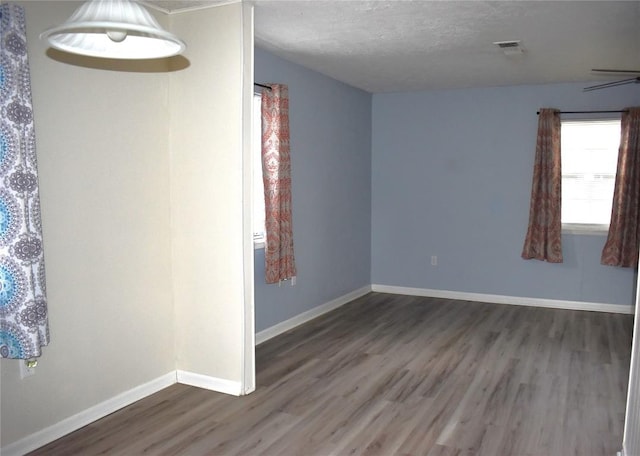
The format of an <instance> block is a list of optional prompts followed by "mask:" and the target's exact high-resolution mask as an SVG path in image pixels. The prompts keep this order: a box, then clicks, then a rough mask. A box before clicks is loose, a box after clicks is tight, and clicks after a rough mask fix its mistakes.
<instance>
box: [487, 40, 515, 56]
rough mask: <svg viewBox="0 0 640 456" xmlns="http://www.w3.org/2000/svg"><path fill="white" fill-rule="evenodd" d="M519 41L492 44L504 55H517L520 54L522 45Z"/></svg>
mask: <svg viewBox="0 0 640 456" xmlns="http://www.w3.org/2000/svg"><path fill="white" fill-rule="evenodd" d="M520 43H521V41H520V40H511V41H495V42H494V43H493V44H495V45H496V46H498V47H499V48H500V50H502V52H504V54H505V55H519V54H522V45H521V44H520Z"/></svg>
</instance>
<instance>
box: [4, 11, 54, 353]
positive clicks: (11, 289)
mask: <svg viewBox="0 0 640 456" xmlns="http://www.w3.org/2000/svg"><path fill="white" fill-rule="evenodd" d="M0 27H1V29H0V30H1V39H2V42H0V91H1V98H0V109H1V110H2V116H1V117H2V123H1V124H0V355H1V356H2V358H14V359H30V358H35V357H38V356H40V354H41V347H43V346H45V345H47V344H48V343H49V324H48V317H47V300H46V292H45V274H44V253H43V250H42V229H41V226H40V200H39V198H38V173H37V165H36V138H35V130H34V125H33V106H32V104H31V79H30V75H29V60H28V56H27V35H26V27H25V20H24V9H23V8H22V7H21V6H19V5H15V4H7V3H3V4H0Z"/></svg>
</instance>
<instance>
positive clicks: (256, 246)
mask: <svg viewBox="0 0 640 456" xmlns="http://www.w3.org/2000/svg"><path fill="white" fill-rule="evenodd" d="M264 246H265V242H264V237H263V236H260V237H254V238H253V250H260V249H264Z"/></svg>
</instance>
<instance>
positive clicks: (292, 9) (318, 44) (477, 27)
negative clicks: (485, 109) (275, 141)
mask: <svg viewBox="0 0 640 456" xmlns="http://www.w3.org/2000/svg"><path fill="white" fill-rule="evenodd" d="M157 3H161V4H165V5H166V4H167V3H169V4H174V5H179V4H182V5H185V4H191V5H193V4H199V5H202V4H220V3H229V1H224V2H221V1H217V2H216V1H209V2H193V1H192V2H184V1H183V2H162V1H160V2H157ZM252 3H254V4H255V5H256V6H255V41H256V45H257V46H259V47H261V48H263V49H266V50H268V51H270V52H272V53H274V54H276V55H278V56H281V57H283V58H285V59H287V60H290V61H293V62H296V63H299V64H300V65H303V66H305V67H308V68H311V69H313V70H316V71H318V72H320V73H323V74H326V75H328V76H331V77H333V78H335V79H338V80H340V81H343V82H346V83H348V84H350V85H353V86H355V87H359V88H361V89H364V90H366V91H369V92H392V91H407V90H422V89H434V88H462V87H487V86H502V85H518V84H540V83H554V82H571V81H595V82H600V81H604V80H608V79H611V78H610V77H609V78H606V77H602V76H598V75H595V74H592V73H591V71H590V69H591V68H623V69H636V70H640V1H621V2H618V1H608V0H607V1H585V2H581V1H477V0H476V1H425V0H415V1H410V0H378V1H360V0H331V1H326V0H325V1H322V0H295V1H289V0H256V1H254V2H252ZM168 9H174V10H176V9H179V8H168ZM504 40H521V41H522V46H523V48H524V53H523V54H521V55H518V56H509V57H508V56H505V55H504V53H502V51H500V50H499V49H498V48H497V47H496V46H494V45H493V44H492V43H493V42H494V41H504ZM627 77H628V76H627ZM638 89H639V90H640V85H639V86H638Z"/></svg>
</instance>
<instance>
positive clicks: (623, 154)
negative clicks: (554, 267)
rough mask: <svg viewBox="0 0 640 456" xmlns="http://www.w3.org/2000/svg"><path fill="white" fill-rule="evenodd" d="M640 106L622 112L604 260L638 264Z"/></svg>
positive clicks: (606, 262) (627, 266) (612, 262)
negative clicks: (614, 184)
mask: <svg viewBox="0 0 640 456" xmlns="http://www.w3.org/2000/svg"><path fill="white" fill-rule="evenodd" d="M639 205H640V108H628V109H627V110H626V112H624V113H622V129H621V133H620V151H619V152H618V170H617V172H616V186H615V189H614V191H613V207H612V209H611V223H610V224H609V236H608V237H607V242H606V243H605V245H604V249H603V250H602V258H601V260H600V262H601V263H602V264H606V265H609V266H620V267H623V268H634V267H636V266H637V265H638V245H639V241H640V209H639V207H638V206H639Z"/></svg>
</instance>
